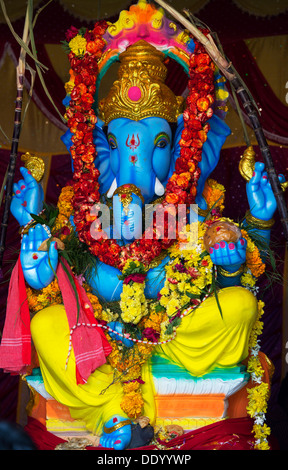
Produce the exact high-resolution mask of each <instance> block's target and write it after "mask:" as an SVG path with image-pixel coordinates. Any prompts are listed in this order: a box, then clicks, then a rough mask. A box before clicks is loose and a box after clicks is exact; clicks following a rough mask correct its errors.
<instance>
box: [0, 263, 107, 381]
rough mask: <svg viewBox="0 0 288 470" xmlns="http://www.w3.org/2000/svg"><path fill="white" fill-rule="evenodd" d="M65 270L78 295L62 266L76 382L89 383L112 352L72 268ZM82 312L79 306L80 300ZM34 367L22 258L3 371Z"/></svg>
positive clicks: (13, 287) (1, 350) (0, 363)
mask: <svg viewBox="0 0 288 470" xmlns="http://www.w3.org/2000/svg"><path fill="white" fill-rule="evenodd" d="M65 268H66V270H67V271H68V272H69V274H70V276H71V277H72V279H73V281H74V285H75V288H76V291H77V294H76V293H75V291H74V289H73V286H72V284H71V281H70V279H69V276H68V275H67V273H66V270H65V269H64V268H63V266H62V264H61V263H60V262H59V265H58V269H57V279H58V283H59V287H60V290H61V293H62V298H63V302H64V307H65V311H66V315H67V320H68V324H69V328H70V332H71V333H72V332H73V333H72V334H71V341H72V347H73V350H74V354H75V359H76V380H77V383H78V384H83V383H86V382H87V379H88V377H89V375H90V374H91V373H92V372H94V370H96V369H97V368H98V367H100V366H101V365H102V364H105V362H106V357H107V356H108V355H109V354H110V352H111V346H110V344H109V342H108V340H107V339H106V336H105V334H104V332H103V330H102V329H101V328H100V327H99V326H97V321H96V320H95V317H94V314H93V308H92V306H91V303H90V301H89V298H88V296H87V294H86V292H85V290H84V288H83V287H82V286H81V285H80V284H79V282H78V281H77V279H76V278H75V276H74V275H73V273H72V271H71V269H70V268H69V266H68V265H67V264H66V263H65ZM76 295H77V297H78V302H79V311H78V306H77V297H76ZM30 364H31V332H30V313H29V308H28V301H27V294H26V287H25V280H24V275H23V271H22V267H21V262H20V258H19V259H18V261H17V263H16V265H15V267H14V269H13V272H12V276H11V279H10V284H9V294H8V299H7V310H6V320H5V325H4V330H3V336H2V341H1V345H0V368H3V369H4V371H5V372H9V373H13V374H21V373H24V372H25V369H26V367H27V366H29V365H30Z"/></svg>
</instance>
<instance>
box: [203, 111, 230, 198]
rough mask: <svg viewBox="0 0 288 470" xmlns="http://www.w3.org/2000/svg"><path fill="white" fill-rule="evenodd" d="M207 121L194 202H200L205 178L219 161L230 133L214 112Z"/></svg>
mask: <svg viewBox="0 0 288 470" xmlns="http://www.w3.org/2000/svg"><path fill="white" fill-rule="evenodd" d="M208 123H209V125H210V130H209V132H208V134H207V140H206V142H205V143H204V145H203V149H202V159H201V161H200V162H199V168H200V170H201V174H200V178H199V181H198V185H197V199H198V201H197V199H196V202H198V204H199V203H200V201H199V198H200V197H202V193H203V190H204V186H205V183H206V180H207V178H208V177H209V175H210V174H211V173H212V171H213V170H214V169H215V168H216V166H217V164H218V162H219V158H220V152H221V148H222V146H223V144H224V142H225V140H226V138H227V137H228V135H230V133H231V130H230V128H229V127H228V126H227V124H226V123H225V122H224V121H223V120H222V119H220V118H219V117H218V116H216V115H215V114H214V115H213V116H212V118H211V119H209V121H208ZM201 207H202V205H201Z"/></svg>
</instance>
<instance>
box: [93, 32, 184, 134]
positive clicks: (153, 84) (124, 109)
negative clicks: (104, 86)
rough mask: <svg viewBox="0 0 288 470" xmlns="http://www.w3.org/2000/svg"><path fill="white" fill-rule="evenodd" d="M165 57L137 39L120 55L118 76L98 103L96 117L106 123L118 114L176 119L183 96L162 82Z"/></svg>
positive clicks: (168, 119)
mask: <svg viewBox="0 0 288 470" xmlns="http://www.w3.org/2000/svg"><path fill="white" fill-rule="evenodd" d="M164 58H165V55H164V54H163V53H162V52H161V51H158V50H157V49H156V48H155V47H153V46H151V44H149V43H147V42H146V41H138V42H136V43H135V44H133V45H132V46H129V47H128V48H127V49H126V51H125V52H122V54H120V55H119V59H120V67H119V72H118V77H119V78H118V80H116V81H115V82H114V84H113V86H112V88H111V90H110V92H109V93H108V95H107V97H106V98H104V99H103V100H101V101H100V103H99V117H100V119H102V121H103V122H105V124H106V125H107V124H108V123H109V122H110V121H112V119H116V118H119V117H126V118H128V119H132V120H133V121H139V120H140V119H144V118H146V117H152V116H153V117H160V118H163V119H166V120H167V121H168V122H176V120H177V117H178V116H179V114H181V112H182V110H183V104H184V98H183V97H182V96H175V95H174V93H173V92H172V91H171V90H170V88H168V87H167V86H166V85H165V79H166V75H167V69H166V67H165V65H164V64H163V61H164Z"/></svg>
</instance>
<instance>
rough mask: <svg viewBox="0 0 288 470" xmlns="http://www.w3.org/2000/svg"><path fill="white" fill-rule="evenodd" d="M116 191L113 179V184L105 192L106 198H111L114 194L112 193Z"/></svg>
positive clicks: (115, 183) (115, 182)
mask: <svg viewBox="0 0 288 470" xmlns="http://www.w3.org/2000/svg"><path fill="white" fill-rule="evenodd" d="M116 189H117V181H116V178H115V179H114V180H113V183H112V184H111V186H110V189H109V191H108V192H107V197H108V198H109V199H110V198H111V197H112V196H113V194H114V192H115V190H116Z"/></svg>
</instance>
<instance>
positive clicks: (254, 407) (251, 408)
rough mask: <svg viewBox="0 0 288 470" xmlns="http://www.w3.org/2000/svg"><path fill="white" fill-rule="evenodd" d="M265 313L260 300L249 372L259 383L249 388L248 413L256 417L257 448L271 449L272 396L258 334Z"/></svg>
mask: <svg viewBox="0 0 288 470" xmlns="http://www.w3.org/2000/svg"><path fill="white" fill-rule="evenodd" d="M263 313H264V302H262V301H261V300H259V301H258V315H257V319H256V322H255V324H254V326H253V329H252V332H251V335H250V339H249V350H250V355H249V360H248V365H247V372H249V373H250V375H251V380H252V383H255V384H257V385H255V386H253V387H252V388H250V389H247V393H248V406H247V413H248V414H249V416H251V418H253V419H254V425H253V434H254V436H255V449H257V450H269V448H270V446H269V443H268V439H267V438H268V436H269V435H270V433H271V430H270V428H269V427H268V426H267V425H266V424H265V413H266V411H267V402H268V399H269V396H270V390H269V385H268V384H267V383H265V382H262V377H263V375H264V370H263V368H262V365H261V362H260V359H259V355H258V353H259V350H260V345H259V340H258V336H259V335H261V333H262V331H263V322H262V321H261V317H262V316H263Z"/></svg>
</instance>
